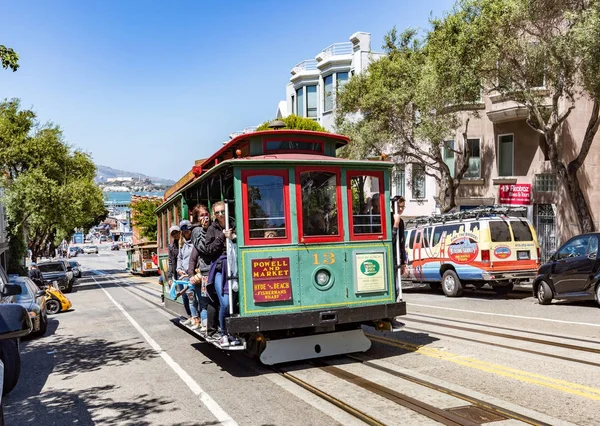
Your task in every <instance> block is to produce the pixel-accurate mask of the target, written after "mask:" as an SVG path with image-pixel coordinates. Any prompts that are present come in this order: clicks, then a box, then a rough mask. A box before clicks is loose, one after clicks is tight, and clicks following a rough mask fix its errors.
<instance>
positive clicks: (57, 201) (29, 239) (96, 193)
mask: <svg viewBox="0 0 600 426" xmlns="http://www.w3.org/2000/svg"><path fill="white" fill-rule="evenodd" d="M0 164H3V165H4V170H5V174H4V178H3V181H2V186H3V188H4V190H5V192H4V199H3V202H4V205H5V208H6V215H7V218H8V223H9V229H8V233H9V236H11V238H10V245H11V252H13V253H14V254H15V255H17V256H22V254H21V247H20V241H19V238H20V235H23V233H25V236H26V243H27V245H28V246H29V247H30V248H31V250H32V252H33V254H34V256H37V255H38V253H39V252H40V251H41V250H42V248H43V247H45V246H46V244H47V243H50V242H58V241H60V240H62V239H63V238H65V239H69V238H70V237H71V236H72V235H73V233H74V229H75V228H80V227H87V226H88V225H89V224H90V222H91V221H93V220H94V219H96V218H98V217H100V216H102V215H103V214H104V213H105V209H104V200H103V196H102V191H101V190H100V188H99V187H98V186H97V185H96V184H95V183H94V176H95V169H96V168H95V165H94V163H93V162H92V160H91V158H90V156H89V154H87V153H83V152H80V151H77V150H75V151H73V150H72V149H71V147H70V146H68V145H67V144H66V143H65V142H64V140H63V136H62V131H61V130H60V128H59V127H58V126H55V125H53V124H46V125H39V124H38V123H37V122H36V121H35V114H34V113H33V112H32V111H30V110H21V109H20V105H19V101H18V100H11V101H4V102H2V103H0ZM55 239H56V240H57V241H55ZM21 259H22V257H17V258H16V259H14V260H15V261H20V260H21Z"/></svg>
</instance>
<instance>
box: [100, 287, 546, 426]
mask: <svg viewBox="0 0 600 426" xmlns="http://www.w3.org/2000/svg"><path fill="white" fill-rule="evenodd" d="M110 279H111V280H112V281H113V282H115V283H116V284H117V285H119V286H120V287H121V288H123V289H124V290H126V291H128V292H129V293H131V294H134V295H136V296H138V297H140V298H142V299H144V300H145V301H146V302H148V303H150V304H152V305H154V306H156V307H159V308H162V309H166V308H165V307H164V306H163V305H162V304H161V303H158V302H156V301H155V300H151V299H149V298H148V297H145V295H142V294H140V292H142V293H144V294H149V295H150V296H156V297H160V293H159V292H152V291H150V290H146V289H143V288H140V285H139V284H142V286H143V283H131V282H123V283H119V282H118V279H117V278H113V277H110ZM136 290H137V291H136ZM151 293H155V294H151ZM168 312H170V313H172V314H174V315H176V314H175V313H174V312H172V311H169V310H168ZM174 324H176V325H177V322H176V321H174ZM180 328H182V329H185V330H188V329H187V328H186V327H180ZM188 331H189V330H188ZM189 334H190V335H193V336H194V337H196V338H199V337H198V336H197V335H196V334H195V333H191V332H190V333H189ZM365 334H366V335H367V336H368V337H370V338H372V340H374V341H378V342H380V343H386V341H385V338H380V337H379V336H375V335H370V334H368V333H365ZM373 337H375V338H373ZM451 337H453V336H451ZM389 340H391V339H389ZM473 341H475V342H477V343H484V342H480V341H476V340H474V339H473ZM389 343H390V344H391V342H389ZM514 349H517V350H520V349H518V348H514ZM540 354H541V353H540ZM345 357H346V358H349V359H352V360H354V361H358V362H360V363H361V364H363V365H365V366H367V367H370V368H373V369H376V370H379V371H382V372H384V373H387V374H390V375H392V376H394V377H398V378H400V379H403V380H407V381H410V382H412V383H415V384H418V385H421V386H423V387H426V388H429V389H432V390H435V391H437V392H440V393H444V394H446V395H449V396H453V397H456V398H458V399H462V400H464V401H465V402H467V403H468V404H470V406H472V407H476V408H477V409H478V410H480V412H481V413H483V415H490V416H495V418H496V419H507V420H509V419H513V420H517V421H520V422H523V423H525V424H530V425H540V426H545V425H548V423H545V422H543V421H539V420H536V419H534V418H532V417H529V416H526V415H523V414H520V413H516V412H514V411H512V410H509V409H506V408H502V407H500V406H497V405H494V404H491V403H488V402H485V401H482V400H479V399H477V398H474V397H471V396H469V395H466V394H464V393H461V392H457V391H455V390H452V389H449V388H446V387H443V386H440V385H437V384H435V383H432V382H429V381H426V380H423V379H421V378H417V377H414V376H411V375H408V374H405V373H401V372H399V371H395V370H391V369H389V368H387V367H384V366H381V365H378V364H376V363H374V362H373V361H374V360H373V359H372V358H369V357H367V356H365V355H362V354H360V355H352V354H350V355H345ZM310 364H311V365H313V366H314V367H315V368H319V369H321V370H322V371H324V372H327V373H329V374H331V375H333V376H335V377H337V378H339V379H341V380H345V381H347V382H348V383H352V384H354V385H356V386H358V387H360V388H362V389H364V390H366V391H368V392H371V393H373V394H376V395H378V396H380V397H383V398H385V399H387V400H389V401H392V402H394V403H396V404H398V405H401V406H403V407H405V408H408V409H410V410H412V411H414V412H417V413H419V414H421V415H423V416H425V417H427V418H430V419H432V420H435V421H437V422H439V423H441V424H445V425H477V424H481V423H478V422H474V421H471V420H469V418H468V417H463V416H460V415H458V414H456V413H455V412H453V411H450V410H449V409H442V408H439V407H436V406H434V405H431V404H429V403H427V402H424V401H420V400H418V399H415V398H413V397H410V396H408V395H406V394H403V393H401V392H398V391H396V390H393V389H390V388H388V387H386V386H383V385H379V384H378V383H375V382H372V381H370V380H367V379H365V378H363V377H360V376H357V375H355V374H353V373H351V372H348V371H346V370H343V369H341V368H339V367H337V366H335V365H331V364H328V363H326V362H325V361H323V360H311V361H310ZM268 368H269V369H270V370H271V371H273V372H275V373H277V374H278V375H280V376H281V377H283V378H285V379H287V380H289V381H290V382H292V383H294V384H296V385H298V386H300V387H301V388H303V389H305V390H307V391H309V392H311V393H312V394H314V395H316V396H318V397H319V398H321V399H323V400H324V401H327V402H328V403H330V404H333V405H334V406H336V407H338V408H339V409H341V410H343V411H344V412H346V413H348V414H350V415H352V416H353V417H355V418H357V419H359V420H360V421H362V422H364V423H366V424H368V425H373V426H383V425H385V423H383V422H381V421H380V420H378V419H376V418H375V417H373V416H372V415H370V414H368V413H366V412H364V411H363V410H361V409H359V408H357V407H355V406H353V405H352V404H349V403H347V402H344V401H343V400H341V399H339V398H337V397H335V396H333V395H332V394H331V393H329V392H327V391H325V390H323V389H320V388H318V387H316V386H314V385H312V384H310V383H308V382H306V381H305V380H302V379H301V378H299V377H297V376H295V375H294V374H292V373H291V372H288V371H284V370H283V369H282V368H279V367H274V366H269V367H268ZM458 408H460V409H463V408H469V407H458Z"/></svg>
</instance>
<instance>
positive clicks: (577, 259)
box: [533, 233, 600, 305]
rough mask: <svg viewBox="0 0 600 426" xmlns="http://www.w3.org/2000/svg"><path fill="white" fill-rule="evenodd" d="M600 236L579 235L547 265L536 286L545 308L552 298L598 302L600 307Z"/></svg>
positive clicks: (536, 291) (534, 284) (598, 234)
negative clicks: (599, 248) (599, 247)
mask: <svg viewBox="0 0 600 426" xmlns="http://www.w3.org/2000/svg"><path fill="white" fill-rule="evenodd" d="M599 242H600V233H591V234H583V235H578V236H576V237H573V238H571V239H570V240H569V241H567V242H566V243H564V244H563V245H562V246H561V247H560V248H559V249H558V250H557V251H556V253H554V255H553V256H552V257H551V258H550V260H549V261H548V262H547V263H545V264H543V265H542V266H541V267H540V269H539V271H538V276H537V278H536V279H535V281H534V283H533V295H534V296H535V297H537V299H538V302H539V303H540V304H541V305H547V304H549V303H550V302H551V301H552V299H562V300H596V301H597V302H598V303H599V304H600V257H599V251H598V246H599Z"/></svg>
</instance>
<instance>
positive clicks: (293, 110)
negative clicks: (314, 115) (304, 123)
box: [292, 95, 296, 114]
mask: <svg viewBox="0 0 600 426" xmlns="http://www.w3.org/2000/svg"><path fill="white" fill-rule="evenodd" d="M292 114H296V96H295V95H292Z"/></svg>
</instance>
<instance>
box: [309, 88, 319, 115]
mask: <svg viewBox="0 0 600 426" xmlns="http://www.w3.org/2000/svg"><path fill="white" fill-rule="evenodd" d="M317 103H318V102H317V86H316V85H314V86H306V116H307V117H309V118H317Z"/></svg>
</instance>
